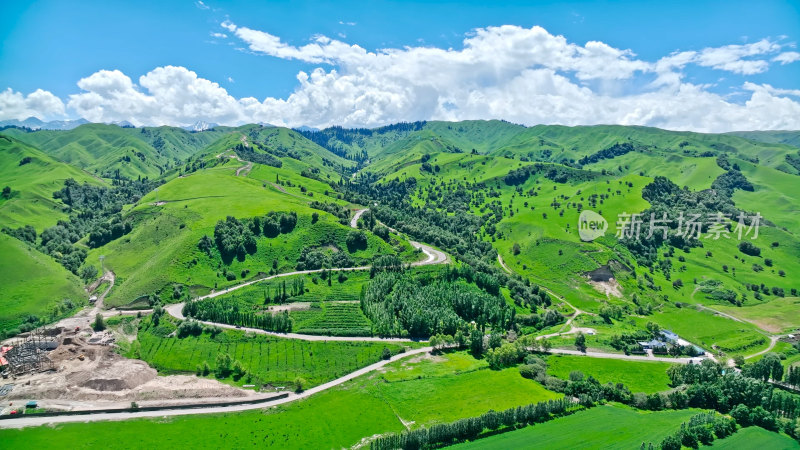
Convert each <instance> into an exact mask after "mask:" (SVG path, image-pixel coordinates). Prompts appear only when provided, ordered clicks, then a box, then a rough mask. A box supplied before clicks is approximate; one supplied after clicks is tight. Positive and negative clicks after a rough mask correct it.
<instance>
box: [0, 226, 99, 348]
mask: <svg viewBox="0 0 800 450" xmlns="http://www.w3.org/2000/svg"><path fill="white" fill-rule="evenodd" d="M0 255H2V258H0V273H2V274H3V278H4V280H3V288H2V291H3V293H2V295H0V333H2V332H5V331H10V330H14V329H17V328H18V327H19V326H20V325H21V324H22V323H23V322H24V321H26V319H28V318H29V316H30V315H33V316H36V317H37V318H38V319H42V320H43V321H44V322H49V321H52V320H53V319H57V318H61V317H64V316H65V315H67V314H70V313H72V312H74V311H75V309H76V308H78V307H80V306H83V305H85V304H87V301H86V300H87V297H88V296H87V295H86V293H85V292H84V291H83V289H82V287H83V286H82V284H81V282H80V280H78V278H77V277H75V276H74V275H73V274H72V273H70V272H68V271H67V270H66V269H64V268H63V267H62V266H61V265H60V264H58V263H57V262H55V261H54V260H53V259H52V258H50V257H49V256H47V255H45V254H43V253H41V252H39V251H37V250H36V249H33V248H30V247H29V246H28V245H26V244H25V243H23V242H21V241H18V240H17V239H14V238H12V237H10V236H7V235H5V234H2V233H0ZM66 299H69V301H70V303H71V304H72V307H71V308H67V307H66V306H68V305H66V306H65V302H64V300H66ZM34 322H35V320H34Z"/></svg>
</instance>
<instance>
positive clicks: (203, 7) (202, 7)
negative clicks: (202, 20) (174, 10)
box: [194, 0, 211, 9]
mask: <svg viewBox="0 0 800 450" xmlns="http://www.w3.org/2000/svg"><path fill="white" fill-rule="evenodd" d="M194 6H197V7H198V8H199V9H211V7H210V6H208V5H206V4H205V3H203V2H202V1H201V0H198V1H196V2H194Z"/></svg>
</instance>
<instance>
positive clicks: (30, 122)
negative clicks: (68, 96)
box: [0, 117, 89, 130]
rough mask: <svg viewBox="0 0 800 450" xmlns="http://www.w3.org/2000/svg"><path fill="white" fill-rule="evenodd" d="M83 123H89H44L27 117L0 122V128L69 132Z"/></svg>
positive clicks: (52, 121) (80, 121) (83, 121)
mask: <svg viewBox="0 0 800 450" xmlns="http://www.w3.org/2000/svg"><path fill="white" fill-rule="evenodd" d="M85 123H89V121H88V120H86V119H77V120H51V121H50V122H45V121H42V120H40V119H37V118H36V117H28V118H27V119H25V120H17V119H11V120H3V121H0V127H7V126H12V127H20V128H30V129H31V130H71V129H73V128H77V127H79V126H81V125H83V124H85Z"/></svg>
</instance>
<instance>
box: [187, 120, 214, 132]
mask: <svg viewBox="0 0 800 450" xmlns="http://www.w3.org/2000/svg"><path fill="white" fill-rule="evenodd" d="M218 126H219V124H217V123H208V122H206V121H203V120H198V121H197V122H195V124H194V125H191V126H188V127H183V129H184V130H186V131H207V130H211V129H214V128H216V127H218Z"/></svg>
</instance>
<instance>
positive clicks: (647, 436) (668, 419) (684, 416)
mask: <svg viewBox="0 0 800 450" xmlns="http://www.w3.org/2000/svg"><path fill="white" fill-rule="evenodd" d="M698 412H700V411H699V410H691V409H686V410H680V411H659V412H640V411H636V410H633V409H631V408H628V407H626V406H621V405H605V406H597V407H595V408H591V409H589V410H587V411H579V412H577V413H575V414H573V415H571V416H567V417H562V418H558V419H555V420H552V421H550V422H546V423H542V424H537V425H533V426H529V427H525V428H522V429H519V430H515V431H509V432H506V433H501V434H497V435H494V436H490V437H486V438H483V439H478V440H476V441H473V442H466V443H463V444H457V445H454V446H452V447H450V448H453V449H458V450H468V449H509V448H520V449H522V448H608V449H630V448H638V447H639V446H640V445H641V444H642V442H645V443H650V442H652V443H653V444H654V445H656V446H657V445H658V444H659V443H660V442H661V440H662V439H664V438H665V437H666V436H667V435H670V434H672V433H674V432H676V431H678V429H680V424H681V422H684V421H688V420H689V418H690V417H691V416H693V415H695V414H697V413H698ZM578 430H580V432H578Z"/></svg>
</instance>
